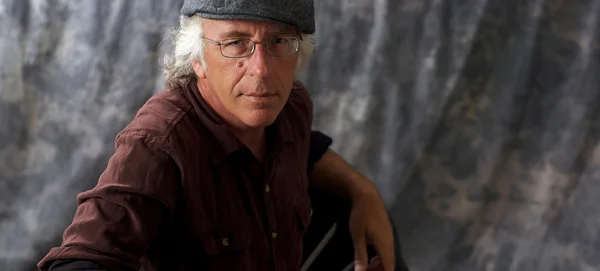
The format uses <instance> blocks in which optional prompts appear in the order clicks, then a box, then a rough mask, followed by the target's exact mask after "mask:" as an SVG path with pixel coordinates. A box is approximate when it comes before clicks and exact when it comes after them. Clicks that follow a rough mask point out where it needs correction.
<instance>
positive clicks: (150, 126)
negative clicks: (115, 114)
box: [120, 90, 192, 142]
mask: <svg viewBox="0 0 600 271" xmlns="http://www.w3.org/2000/svg"><path fill="white" fill-rule="evenodd" d="M191 109H192V105H191V104H190V103H189V101H188V100H187V99H186V97H185V96H184V95H183V94H182V93H181V91H178V90H162V91H160V92H158V93H156V94H154V95H153V96H152V97H150V99H148V101H146V103H145V104H144V105H142V107H141V108H140V109H139V110H138V111H137V113H136V114H135V116H134V117H133V119H132V120H131V122H130V123H129V124H128V125H127V126H126V127H125V128H124V129H123V130H122V131H121V133H120V134H128V135H137V136H139V137H143V138H146V139H148V140H151V141H157V142H164V141H165V140H166V139H167V138H168V137H169V135H170V133H171V131H172V130H173V128H174V127H175V126H176V125H177V124H178V123H179V122H180V121H181V119H182V118H183V117H184V116H185V115H186V114H187V113H188V112H189V111H190V110H191Z"/></svg>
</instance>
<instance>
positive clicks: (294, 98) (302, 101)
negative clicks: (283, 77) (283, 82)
mask: <svg viewBox="0 0 600 271" xmlns="http://www.w3.org/2000/svg"><path fill="white" fill-rule="evenodd" d="M285 108H286V110H289V111H293V114H300V116H302V117H306V118H308V120H307V121H309V122H312V113H313V112H312V111H313V102H312V99H311V97H310V92H309V91H308V89H307V88H306V87H305V86H304V84H303V83H302V82H300V81H298V80H296V81H294V85H293V86H292V91H291V93H290V97H289V98H288V102H287V104H286V106H285Z"/></svg>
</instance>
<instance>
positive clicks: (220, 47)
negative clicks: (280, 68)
mask: <svg viewBox="0 0 600 271" xmlns="http://www.w3.org/2000/svg"><path fill="white" fill-rule="evenodd" d="M281 38H285V39H293V40H296V41H297V42H298V45H296V48H295V49H294V51H293V52H291V53H289V54H287V55H283V56H278V55H273V54H272V53H271V52H270V51H269V44H270V43H271V41H272V40H273V39H281ZM202 39H203V40H205V41H208V42H209V43H211V44H214V45H217V46H219V52H221V55H222V56H223V57H226V58H244V57H248V56H251V55H252V54H254V51H255V49H256V45H257V44H263V45H264V46H265V49H266V51H267V54H269V55H270V56H274V57H287V56H291V55H294V54H296V53H298V51H300V43H302V38H299V37H273V38H270V39H268V40H267V41H262V42H258V41H253V40H251V39H235V38H234V39H227V40H222V41H216V40H211V39H208V38H206V37H202ZM228 40H245V41H249V42H250V44H252V49H250V53H248V54H246V55H243V56H226V55H225V54H223V42H224V41H228Z"/></svg>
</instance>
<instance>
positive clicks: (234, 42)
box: [223, 40, 246, 47]
mask: <svg viewBox="0 0 600 271" xmlns="http://www.w3.org/2000/svg"><path fill="white" fill-rule="evenodd" d="M223 45H224V46H225V47H228V46H236V47H239V46H246V41H245V40H229V41H225V42H223Z"/></svg>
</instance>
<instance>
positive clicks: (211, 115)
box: [183, 80, 294, 164]
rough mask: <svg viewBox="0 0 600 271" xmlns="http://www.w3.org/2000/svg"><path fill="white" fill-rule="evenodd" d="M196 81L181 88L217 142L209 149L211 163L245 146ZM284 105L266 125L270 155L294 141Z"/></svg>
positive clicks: (276, 153)
mask: <svg viewBox="0 0 600 271" xmlns="http://www.w3.org/2000/svg"><path fill="white" fill-rule="evenodd" d="M196 83H197V81H196V80H192V81H190V83H188V84H187V86H186V87H185V88H184V89H183V92H184V95H185V96H186V97H187V99H188V100H189V101H190V103H191V104H192V106H193V108H194V111H195V113H196V115H197V116H198V118H199V119H200V122H201V123H202V125H203V126H204V127H205V128H206V129H207V130H208V132H209V133H210V134H212V135H213V136H214V138H215V140H216V141H217V142H218V143H219V144H218V146H213V148H212V150H211V152H212V153H211V157H212V158H211V159H212V161H213V163H215V164H216V163H219V162H220V161H222V160H223V159H224V158H226V157H227V156H229V155H231V154H233V153H234V152H236V151H238V150H240V149H242V148H245V146H244V144H243V143H242V142H241V141H240V140H239V139H238V138H237V137H236V136H235V135H233V133H232V132H231V130H230V129H229V127H228V126H227V125H226V124H225V122H224V121H223V119H222V118H221V117H220V116H219V115H218V114H217V112H215V111H214V109H212V107H211V106H210V105H209V104H208V103H207V102H206V100H204V98H202V95H201V94H200V91H199V90H198V86H197V84H196ZM286 107H287V105H286V106H284V109H283V110H282V111H281V113H280V114H279V116H277V119H276V120H275V122H274V123H273V124H272V125H270V126H268V127H267V131H266V132H267V140H268V141H267V149H268V150H273V151H274V152H275V153H271V155H275V156H277V155H278V154H279V153H280V151H281V149H282V146H283V145H286V144H290V143H292V142H293V141H294V140H293V133H292V127H291V123H290V121H289V117H288V114H287V110H285V109H286ZM269 135H271V136H269ZM271 139H272V141H271Z"/></svg>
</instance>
